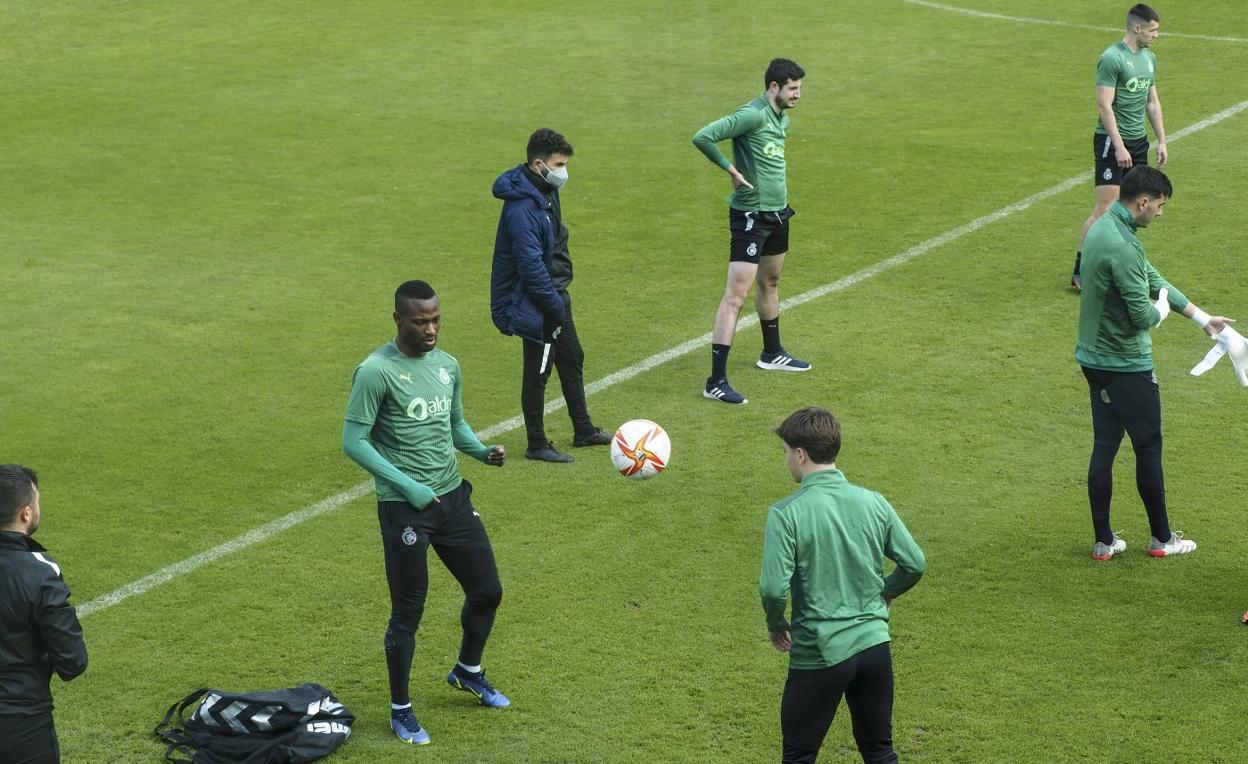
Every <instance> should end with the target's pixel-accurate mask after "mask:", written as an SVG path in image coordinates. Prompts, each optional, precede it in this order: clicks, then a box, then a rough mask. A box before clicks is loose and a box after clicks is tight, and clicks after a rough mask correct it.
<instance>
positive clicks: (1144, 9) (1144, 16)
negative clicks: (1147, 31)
mask: <svg viewBox="0 0 1248 764" xmlns="http://www.w3.org/2000/svg"><path fill="white" fill-rule="evenodd" d="M1150 21H1156V22H1157V23H1161V16H1158V15H1157V11H1155V10H1153V9H1152V8H1151V7H1149V6H1147V5H1145V4H1144V3H1136V4H1135V5H1133V6H1131V10H1129V11H1127V29H1130V28H1131V27H1132V26H1134V25H1135V24H1147V23H1148V22H1150Z"/></svg>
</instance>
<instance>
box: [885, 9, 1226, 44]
mask: <svg viewBox="0 0 1248 764" xmlns="http://www.w3.org/2000/svg"><path fill="white" fill-rule="evenodd" d="M906 2H907V3H909V4H911V5H921V6H923V7H924V8H933V9H935V10H938V11H948V12H949V13H957V14H960V15H962V16H974V17H975V18H980V19H995V20H996V21H1014V22H1018V23H1020V24H1044V25H1045V26H1051V27H1067V28H1069V29H1092V30H1095V31H1097V32H1116V33H1118V34H1122V33H1123V31H1124V27H1101V26H1095V25H1093V24H1075V23H1073V22H1070V21H1058V20H1057V19H1032V18H1027V17H1025V16H1006V15H1005V14H1003V13H988V12H987V11H976V10H972V9H970V8H959V7H958V6H956V5H945V4H944V3H932V2H928V0H906ZM1161 36H1162V37H1163V38H1164V37H1182V38H1185V39H1189V40H1210V41H1212V42H1248V39H1245V38H1243V37H1219V36H1217V35H1208V34H1183V33H1181V32H1170V31H1163V32H1162V33H1161Z"/></svg>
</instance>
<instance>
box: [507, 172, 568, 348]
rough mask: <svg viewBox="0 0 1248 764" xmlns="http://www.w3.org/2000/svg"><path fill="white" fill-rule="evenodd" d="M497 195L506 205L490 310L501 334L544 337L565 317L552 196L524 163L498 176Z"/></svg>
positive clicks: (532, 339)
mask: <svg viewBox="0 0 1248 764" xmlns="http://www.w3.org/2000/svg"><path fill="white" fill-rule="evenodd" d="M558 193H559V192H558V191H555V192H554V195H556V196H557V195H558ZM494 196H495V197H496V198H498V199H502V200H503V211H502V214H501V215H499V218H498V234H497V235H496V236H495V238H494V263H493V266H492V268H491V271H490V314H491V316H493V318H494V325H495V326H497V327H498V330H499V331H500V332H502V333H503V334H509V335H510V334H515V335H519V336H521V337H523V338H525V339H527V340H531V341H533V342H543V341H544V338H545V336H546V334H547V328H548V327H553V326H557V325H558V324H560V323H561V322H562V321H563V299H562V298H560V297H559V293H558V291H557V290H556V289H555V285H554V284H553V283H552V282H551V280H550V270H551V263H552V258H553V257H554V252H555V234H556V231H555V226H554V221H553V220H552V219H551V201H550V199H548V198H547V197H546V195H545V194H543V193H542V192H541V191H538V190H537V187H535V186H534V185H533V183H532V181H530V180H529V179H528V178H527V177H526V176H525V174H524V165H519V166H517V167H513V168H512V169H510V170H508V171H507V172H504V173H503V174H502V175H499V176H498V179H497V180H495V181H494Z"/></svg>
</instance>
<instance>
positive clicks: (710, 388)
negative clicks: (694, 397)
mask: <svg viewBox="0 0 1248 764" xmlns="http://www.w3.org/2000/svg"><path fill="white" fill-rule="evenodd" d="M702 395H703V396H704V397H706V398H710V399H711V400H713V401H723V402H724V403H735V404H741V403H749V401H747V400H746V399H745V396H744V395H742V394H741V393H738V392H737V391H736V390H733V389H732V385H730V384H728V380H727V379H721V380H719V381H718V382H712V381H711V380H709V379H708V380H707V381H706V387H705V388H704V389H703V390H702Z"/></svg>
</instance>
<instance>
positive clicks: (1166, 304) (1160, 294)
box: [1153, 287, 1170, 326]
mask: <svg viewBox="0 0 1248 764" xmlns="http://www.w3.org/2000/svg"><path fill="white" fill-rule="evenodd" d="M1169 297H1170V290H1169V289H1166V288H1165V287H1162V288H1161V289H1159V290H1157V302H1155V303H1153V307H1154V308H1156V309H1157V312H1158V313H1160V314H1161V318H1159V319H1157V326H1161V322H1162V321H1165V320H1166V316H1168V315H1170V300H1169Z"/></svg>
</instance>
